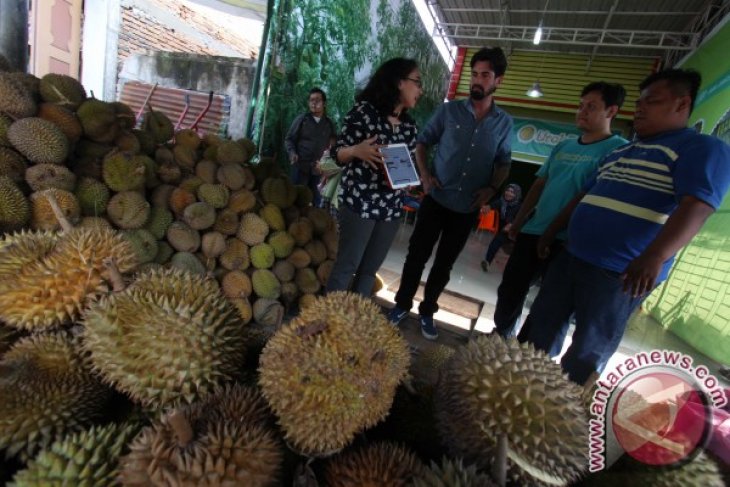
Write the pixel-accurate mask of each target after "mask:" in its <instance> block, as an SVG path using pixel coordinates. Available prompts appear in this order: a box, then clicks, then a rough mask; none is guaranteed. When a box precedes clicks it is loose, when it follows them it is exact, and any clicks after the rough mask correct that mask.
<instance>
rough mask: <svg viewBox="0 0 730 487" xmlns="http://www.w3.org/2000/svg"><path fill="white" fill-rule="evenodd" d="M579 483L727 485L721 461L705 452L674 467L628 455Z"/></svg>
mask: <svg viewBox="0 0 730 487" xmlns="http://www.w3.org/2000/svg"><path fill="white" fill-rule="evenodd" d="M578 485H579V486H581V487H582V486H585V487H594V486H595V487H626V486H630V485H631V486H633V485H651V486H655V485H656V486H661V487H723V486H725V485H726V484H725V482H724V480H723V478H722V473H721V472H720V469H719V468H718V466H717V463H716V462H715V461H714V460H712V459H711V458H710V457H709V456H707V454H706V453H704V452H702V451H701V452H699V454H698V455H697V456H695V457H694V458H692V459H691V460H690V461H688V462H687V463H685V464H683V465H681V466H671V467H657V466H653V465H645V464H642V463H639V462H638V461H636V460H634V459H633V458H631V457H629V456H628V455H624V456H623V457H621V458H620V459H619V460H618V461H617V462H616V463H614V464H613V465H611V467H610V468H609V469H608V470H602V471H600V472H597V473H593V474H590V475H588V476H586V478H585V479H583V480H582V481H581V482H580V483H579V484H578Z"/></svg>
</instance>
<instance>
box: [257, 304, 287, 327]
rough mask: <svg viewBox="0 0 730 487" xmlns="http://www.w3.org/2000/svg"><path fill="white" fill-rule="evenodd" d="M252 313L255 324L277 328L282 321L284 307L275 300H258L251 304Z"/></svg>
mask: <svg viewBox="0 0 730 487" xmlns="http://www.w3.org/2000/svg"><path fill="white" fill-rule="evenodd" d="M252 313H253V319H254V321H256V323H258V324H260V325H264V326H272V327H278V326H279V325H281V322H282V320H283V319H284V306H282V305H281V303H280V302H279V301H278V300H276V299H269V298H259V299H257V300H256V301H255V302H254V303H253V309H252Z"/></svg>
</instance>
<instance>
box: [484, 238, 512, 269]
mask: <svg viewBox="0 0 730 487" xmlns="http://www.w3.org/2000/svg"><path fill="white" fill-rule="evenodd" d="M505 240H507V235H506V234H505V233H504V232H501V231H497V233H495V234H494V238H493V239H492V241H491V242H489V247H487V253H486V255H485V256H484V260H486V261H487V263H489V264H491V263H492V261H493V260H494V256H495V255H497V252H498V251H499V249H500V248H502V244H503V243H504V242H505Z"/></svg>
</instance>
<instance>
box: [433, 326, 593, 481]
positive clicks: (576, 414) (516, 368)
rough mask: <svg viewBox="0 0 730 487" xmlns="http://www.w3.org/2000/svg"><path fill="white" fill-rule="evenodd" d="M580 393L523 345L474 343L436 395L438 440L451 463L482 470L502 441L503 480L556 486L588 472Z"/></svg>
mask: <svg viewBox="0 0 730 487" xmlns="http://www.w3.org/2000/svg"><path fill="white" fill-rule="evenodd" d="M580 395H581V388H580V387H578V386H577V385H575V384H573V383H571V382H569V381H568V380H567V377H566V376H565V375H564V374H563V372H562V370H561V368H560V366H559V365H558V364H556V363H554V362H553V361H551V360H550V358H549V357H548V356H547V355H546V354H544V353H542V352H537V351H535V349H534V348H533V347H532V346H531V345H528V344H520V343H518V342H517V340H514V339H513V340H509V341H507V342H505V341H504V340H503V339H502V338H500V337H498V336H496V335H490V336H481V337H479V338H477V339H476V340H474V341H471V342H470V343H469V344H467V345H466V346H465V347H464V348H462V349H460V350H458V351H457V353H456V354H455V355H454V356H453V358H452V359H451V360H450V361H449V363H448V365H447V366H446V367H444V368H443V369H442V371H441V380H440V382H439V386H438V388H437V390H436V407H437V421H438V426H439V430H440V432H441V437H442V439H443V440H444V442H445V443H446V444H447V445H448V446H449V448H450V450H451V452H452V454H453V456H458V457H463V458H464V460H465V461H467V462H469V463H476V464H477V466H478V467H480V468H483V469H489V468H490V467H491V462H492V461H493V458H494V456H495V453H496V444H497V440H498V438H500V437H501V436H502V435H506V437H507V443H508V458H509V461H508V476H509V477H511V478H513V479H514V480H517V481H518V482H522V483H524V484H526V485H541V484H546V485H563V484H566V483H568V482H569V481H572V480H574V479H576V478H577V477H578V476H579V475H581V473H582V472H583V471H584V470H585V469H586V468H587V454H588V452H587V446H588V439H587V434H588V421H587V418H586V413H585V410H584V408H583V406H582V404H581V400H580Z"/></svg>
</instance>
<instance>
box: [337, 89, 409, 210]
mask: <svg viewBox="0 0 730 487" xmlns="http://www.w3.org/2000/svg"><path fill="white" fill-rule="evenodd" d="M416 134H417V128H416V122H415V121H414V120H413V119H412V118H411V117H410V116H408V115H407V114H406V115H403V116H402V117H401V123H400V124H399V125H391V123H390V122H389V121H388V118H387V117H386V116H385V115H381V114H380V113H378V111H377V110H376V109H375V107H374V106H373V105H372V104H371V103H370V102H367V101H361V102H358V103H357V104H355V106H354V107H352V109H351V110H350V112H349V113H348V114H347V116H346V117H345V120H344V122H343V124H342V130H341V131H340V135H339V137H338V138H337V144H336V145H335V150H334V152H335V154H333V156H334V157H335V158H336V157H337V154H336V152H337V151H338V150H340V149H341V148H343V147H349V146H352V145H356V144H359V143H360V142H362V141H363V140H365V139H369V138H370V137H373V136H374V135H377V136H378V139H377V142H378V143H379V144H383V145H386V144H399V143H400V144H407V145H408V148H409V149H410V151H411V157H412V158H413V161H414V162H415V160H416V159H415V149H416ZM403 195H404V190H402V189H396V190H393V189H390V186H389V185H388V179H387V178H386V176H385V174H384V173H383V172H382V170H380V171H378V170H373V169H371V168H370V166H368V165H367V164H365V163H363V162H362V161H361V160H360V159H353V161H352V162H350V163H349V164H347V166H346V167H345V169H344V171H343V173H342V181H341V182H340V190H339V198H340V204H344V205H345V206H347V207H348V208H349V209H350V210H352V211H354V212H355V213H358V214H359V215H360V218H367V219H370V220H385V221H389V220H396V219H398V218H400V217H401V216H402V211H401V208H402V206H403Z"/></svg>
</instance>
